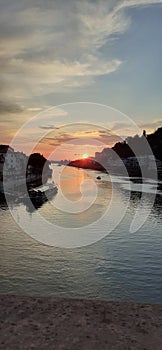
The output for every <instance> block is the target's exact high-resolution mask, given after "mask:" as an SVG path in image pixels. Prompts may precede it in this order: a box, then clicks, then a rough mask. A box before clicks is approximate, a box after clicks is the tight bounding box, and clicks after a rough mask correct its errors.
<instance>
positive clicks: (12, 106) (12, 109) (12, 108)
mask: <svg viewBox="0 0 162 350" xmlns="http://www.w3.org/2000/svg"><path fill="white" fill-rule="evenodd" d="M23 109H24V108H23V107H22V106H20V105H18V104H16V103H11V102H9V101H0V114H12V113H13V114H17V113H21V112H22V111H23Z"/></svg>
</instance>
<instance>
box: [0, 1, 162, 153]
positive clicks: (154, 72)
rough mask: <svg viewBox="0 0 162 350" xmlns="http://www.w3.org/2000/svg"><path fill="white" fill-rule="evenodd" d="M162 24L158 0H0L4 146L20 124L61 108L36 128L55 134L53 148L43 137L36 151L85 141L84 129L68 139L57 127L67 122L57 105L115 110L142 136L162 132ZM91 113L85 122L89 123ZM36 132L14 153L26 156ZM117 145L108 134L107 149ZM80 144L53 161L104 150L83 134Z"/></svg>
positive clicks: (0, 105) (0, 111)
mask: <svg viewBox="0 0 162 350" xmlns="http://www.w3.org/2000/svg"><path fill="white" fill-rule="evenodd" d="M161 18H162V0H158V1H155V0H129V1H128V0H109V1H108V0H95V1H94V0H83V1H82V0H68V1H67V0H54V1H52V0H46V1H44V0H28V1H25V0H21V1H19V0H1V1H0V66H1V71H0V83H1V84H0V121H1V128H0V143H10V142H11V140H12V138H13V137H14V135H15V134H16V132H18V130H20V128H21V127H22V126H23V125H24V123H25V122H28V121H30V120H31V119H32V118H33V117H34V116H35V115H36V114H37V113H40V112H41V113H43V111H46V110H47V109H48V108H50V107H52V106H59V107H58V108H57V110H56V111H57V113H56V114H57V123H56V122H55V119H56V118H55V113H54V116H50V124H49V119H48V118H47V115H46V113H45V115H44V119H43V114H41V124H40V123H38V124H39V125H37V129H39V128H40V129H41V130H43V128H44V130H47V129H49V132H50V131H51V132H52V131H53V132H54V131H57V132H56V134H53V136H52V138H53V142H51V140H50V139H49V136H48V137H47V135H46V136H42V137H43V139H42V140H41V142H39V145H35V149H37V150H41V152H42V153H44V152H45V154H47V153H50V152H52V147H54V148H56V147H59V145H60V144H62V143H63V142H64V141H65V142H67V141H68V142H69V140H71V139H72V138H73V137H72V134H74V135H73V136H74V138H75V137H76V136H77V138H80V139H81V140H83V139H84V136H83V131H82V130H80V131H77V127H74V128H73V130H71V131H70V136H69V132H67V133H68V135H67V133H66V132H65V130H63V129H62V128H61V124H59V120H62V117H63V119H64V124H66V118H68V116H67V114H68V112H67V110H65V109H64V107H61V105H62V104H66V103H76V102H77V101H78V102H89V103H95V104H103V105H106V106H110V107H112V108H114V109H117V110H119V111H120V112H122V113H124V114H126V115H127V116H129V118H131V120H133V121H134V122H135V123H136V124H137V125H138V126H139V128H141V130H142V129H146V130H147V132H152V131H153V130H155V129H156V128H157V127H160V126H162V115H161V99H162V83H161V82H162V21H161ZM79 108H80V105H78V110H79ZM58 111H59V113H60V114H59V113H58ZM89 113H90V111H87V115H86V116H84V119H85V120H86V122H87V121H89V120H91V122H92V116H90V114H89ZM59 118H60V119H59ZM101 119H102V116H101ZM107 119H109V115H108V116H107ZM80 121H81V120H80V119H79V122H80ZM76 122H78V114H77V113H76ZM93 122H94V124H95V123H97V117H96V114H95V113H94V117H93ZM60 123H61V122H60ZM55 124H57V125H56V127H55ZM114 125H115V124H114ZM114 125H113V128H114ZM111 127H112V124H111ZM55 128H57V129H55ZM58 128H59V129H58ZM126 128H127V126H126V123H124V122H123V125H122V126H121V123H120V125H118V128H117V127H116V135H117V139H118V135H122V137H123V136H124V135H127V131H128V130H126ZM121 129H122V132H121ZM98 130H99V131H96V130H94V128H93V127H92V128H91V134H89V137H90V136H91V137H93V136H95V137H96V138H97V140H98V141H99V142H100V141H102V140H103V137H101V132H100V131H101V130H100V128H99V129H98ZM109 130H110V127H109ZM34 132H36V129H35V130H33V129H31V128H29V131H28V136H27V135H26V138H25V139H23V137H22V138H21V142H19V148H20V150H23V151H25V152H28V147H27V145H28V141H29V140H30V139H31V138H33V133H34ZM79 132H80V133H79ZM76 133H77V134H76ZM96 133H98V134H96ZM58 134H59V135H58ZM102 136H103V134H102ZM115 141H116V138H115V137H114V139H113V137H112V135H111V133H109V141H107V144H108V145H109V146H110V145H112V144H113V142H115ZM70 142H72V141H70ZM88 142H89V143H88ZM81 144H82V147H81V145H78V146H76V145H75V146H74V143H73V142H72V145H71V146H70V147H71V148H70V149H71V151H69V152H71V153H66V151H65V149H64V154H63V151H61V152H62V154H60V155H59V156H58V157H63V156H64V155H65V158H66V157H67V156H69V155H71V156H72V155H73V156H74V155H75V154H80V153H82V152H83V153H87V152H88V153H93V154H94V152H95V150H98V149H99V146H101V148H102V145H99V144H97V145H96V149H95V145H94V144H93V142H91V141H88V140H87V133H86V135H85V140H84V142H83V141H81ZM84 144H85V145H86V147H84ZM90 145H91V148H92V149H89V148H90ZM74 147H75V150H73V151H72V148H73V149H74ZM79 147H80V148H82V149H81V150H79ZM63 148H64V147H63ZM45 149H46V150H45ZM47 149H48V150H47ZM92 151H93V152H92Z"/></svg>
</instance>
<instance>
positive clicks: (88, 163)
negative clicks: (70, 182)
mask: <svg viewBox="0 0 162 350" xmlns="http://www.w3.org/2000/svg"><path fill="white" fill-rule="evenodd" d="M68 166H72V167H76V168H83V169H91V170H98V171H102V172H107V170H106V169H105V168H104V167H103V166H102V165H101V164H99V163H98V162H97V161H96V160H95V159H92V158H86V159H77V160H73V161H71V162H69V164H68Z"/></svg>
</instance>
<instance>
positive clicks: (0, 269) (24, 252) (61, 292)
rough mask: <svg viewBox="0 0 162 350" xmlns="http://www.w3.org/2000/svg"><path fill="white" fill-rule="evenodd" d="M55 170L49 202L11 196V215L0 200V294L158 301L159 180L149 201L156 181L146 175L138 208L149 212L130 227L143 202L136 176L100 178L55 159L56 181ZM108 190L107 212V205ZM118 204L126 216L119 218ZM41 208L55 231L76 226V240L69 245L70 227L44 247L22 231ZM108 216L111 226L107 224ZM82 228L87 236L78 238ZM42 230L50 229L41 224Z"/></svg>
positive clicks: (161, 267)
mask: <svg viewBox="0 0 162 350" xmlns="http://www.w3.org/2000/svg"><path fill="white" fill-rule="evenodd" d="M60 174H61V181H60V183H59V186H58V193H57V194H56V195H55V196H54V197H53V198H52V199H51V201H46V202H45V203H42V205H39V206H38V208H37V209H35V210H33V208H32V207H30V206H27V205H26V204H25V203H23V202H22V203H21V202H18V203H16V202H15V203H12V211H13V213H14V217H15V218H17V219H16V222H15V220H14V218H13V216H12V215H11V213H10V210H9V209H8V207H7V206H6V204H5V202H4V201H2V200H1V202H0V223H1V225H0V283H1V293H2V294H5V293H8V294H17V295H40V296H56V297H70V298H85V299H89V298H91V299H94V298H98V299H105V300H114V301H136V302H142V303H145V302H146V303H162V229H161V227H162V226H161V224H162V191H161V184H159V187H158V193H157V195H156V197H155V200H154V196H155V192H156V185H157V184H156V183H155V182H152V181H151V180H149V179H145V183H144V185H143V191H144V194H145V196H144V199H143V204H142V205H143V207H142V208H143V209H142V210H143V212H142V215H145V216H147V215H148V214H149V215H148V218H147V220H146V221H145V223H144V224H143V225H142V226H141V227H140V228H139V229H138V230H137V231H135V232H133V231H131V230H130V227H131V223H132V220H133V218H134V215H135V213H136V210H137V207H138V205H139V203H140V201H141V191H142V184H141V183H140V181H139V180H138V181H137V180H135V179H131V180H130V179H128V178H126V177H120V176H117V175H116V176H115V175H114V176H112V178H110V177H109V176H108V175H107V174H100V176H101V180H97V179H96V178H97V176H98V175H99V173H98V172H95V171H91V170H87V171H85V170H83V169H80V170H79V169H76V168H64V169H63V167H61V166H60V167H59V166H56V165H53V180H54V181H55V182H56V183H58V179H59V175H60ZM96 191H97V192H96ZM112 194H113V206H112V210H111V215H110V213H109V212H108V213H107V212H106V211H107V208H108V207H109V205H110V203H111V200H112ZM82 196H83V197H84V198H83V197H82ZM93 197H95V198H93ZM65 199H67V200H68V201H67V203H66V200H65ZM82 199H84V201H82ZM78 203H79V204H78ZM120 208H121V209H122V208H124V209H125V215H124V216H123V218H122V220H121V222H120V223H118V224H117V221H118V218H119V216H120V215H121V213H120ZM38 213H39V215H40V216H41V217H43V218H44V219H45V220H46V221H47V222H50V223H51V225H53V227H55V232H54V235H56V234H58V232H57V227H58V228H60V227H62V228H63V229H64V228H69V229H70V230H71V231H72V232H73V230H74V229H76V228H78V240H77V242H79V244H78V247H76V248H73V247H72V246H71V245H70V243H69V248H67V247H66V245H67V246H68V239H69V237H70V236H68V234H67V236H66V240H67V242H65V247H64V244H62V246H59V244H58V245H57V246H48V245H47V244H48V242H47V244H43V243H41V242H39V241H38V240H36V239H33V238H32V237H31V236H30V235H29V234H27V233H25V232H24V231H23V229H22V228H21V227H20V226H21V225H20V224H19V223H20V222H22V223H27V225H28V226H29V227H30V225H31V226H32V225H35V232H36V233H38V232H37V231H39V225H38V226H37V224H36V220H35V219H36V215H37V214H38ZM111 220H112V221H113V224H114V223H115V222H116V227H115V225H114V228H111V229H110V226H111ZM94 223H96V224H95V225H93V224H94ZM80 228H83V229H84V235H83V236H85V237H86V239H87V241H86V240H85V237H84V242H83V244H82V238H83V236H81V235H80V231H79V229H80ZM43 234H44V237H45V238H46V236H48V232H46V230H44V231H43ZM79 235H80V236H79ZM38 238H39V235H38ZM91 240H92V241H93V240H94V243H93V244H91V243H92V242H91ZM69 242H70V241H69ZM77 242H76V243H77Z"/></svg>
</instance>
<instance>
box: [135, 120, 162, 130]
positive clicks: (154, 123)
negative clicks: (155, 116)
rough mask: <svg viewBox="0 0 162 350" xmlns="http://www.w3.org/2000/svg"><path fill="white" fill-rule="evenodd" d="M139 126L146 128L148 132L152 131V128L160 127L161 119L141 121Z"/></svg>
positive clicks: (161, 125) (161, 124)
mask: <svg viewBox="0 0 162 350" xmlns="http://www.w3.org/2000/svg"><path fill="white" fill-rule="evenodd" d="M140 127H141V128H142V129H146V131H148V132H153V131H154V130H156V129H158V128H161V127H162V119H159V120H152V121H150V122H146V123H141V124H140Z"/></svg>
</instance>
